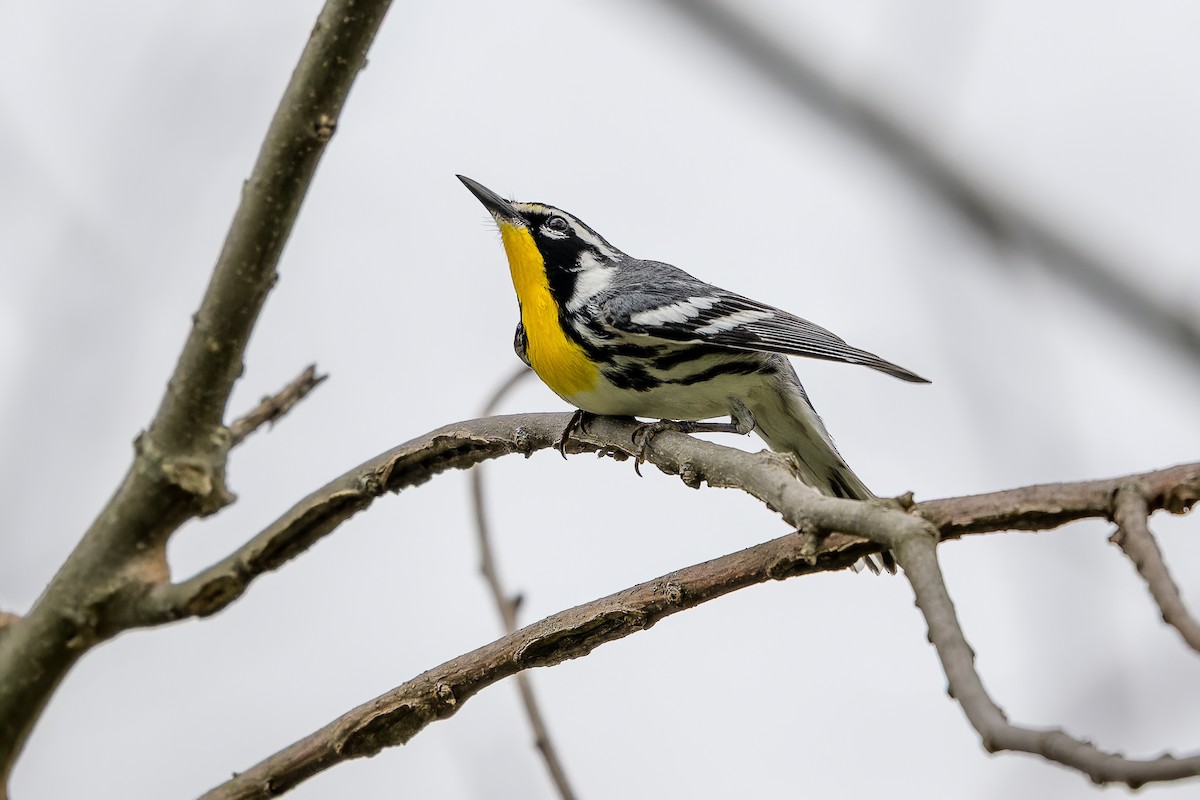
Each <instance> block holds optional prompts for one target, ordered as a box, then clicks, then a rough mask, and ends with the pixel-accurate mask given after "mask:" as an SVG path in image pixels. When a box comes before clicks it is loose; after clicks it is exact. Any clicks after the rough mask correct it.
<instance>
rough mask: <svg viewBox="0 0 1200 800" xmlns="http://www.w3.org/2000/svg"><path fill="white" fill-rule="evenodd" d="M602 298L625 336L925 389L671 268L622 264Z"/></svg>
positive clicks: (835, 339) (815, 328) (796, 322)
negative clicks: (855, 368)
mask: <svg viewBox="0 0 1200 800" xmlns="http://www.w3.org/2000/svg"><path fill="white" fill-rule="evenodd" d="M621 272H622V273H623V274H622V275H621V276H620V280H618V281H614V283H613V285H612V286H610V287H609V288H608V289H607V290H606V291H605V292H604V293H603V294H602V295H601V296H600V297H598V298H597V300H598V301H599V302H598V304H597V305H598V307H599V310H600V312H601V315H602V317H603V319H604V321H605V323H606V324H608V325H610V326H611V327H613V328H615V329H617V330H619V331H621V332H622V333H625V334H635V335H644V336H652V337H655V338H659V339H666V340H669V341H676V342H695V343H697V344H712V345H720V346H722V347H729V348H731V349H734V350H757V351H762V352H768V353H782V354H784V355H789V356H801V357H804V358H819V359H823V360H826V361H842V362H845V363H848V364H861V365H862V366H864V367H870V368H872V369H876V370H879V371H880V372H884V373H887V374H888V375H892V376H894V377H896V378H900V379H901V380H905V381H911V382H913V383H929V381H928V380H926V379H925V378H922V377H921V376H920V375H917V374H916V373H913V372H910V371H909V370H906V369H904V368H903V367H900V366H897V365H896V364H893V363H892V362H890V361H886V360H884V359H882V358H880V357H879V356H877V355H875V354H874V353H868V352H867V351H866V350H860V349H858V348H857V347H852V346H850V345H848V344H846V342H845V341H844V340H843V339H842V338H841V337H839V336H836V335H835V334H833V333H830V332H829V331H827V330H825V329H824V328H822V327H821V326H820V325H815V324H813V323H811V322H809V321H808V320H806V319H801V318H800V317H797V316H796V315H794V314H789V313H788V312H786V311H781V310H780V309H778V308H774V307H773V306H768V305H766V304H764V303H759V302H757V301H755V300H751V299H749V298H747V297H742V296H741V295H739V294H734V293H733V292H727V291H725V290H724V289H718V288H717V287H715V286H711V285H709V284H707V283H704V282H703V281H701V280H698V279H696V278H693V277H692V276H691V275H688V274H687V273H686V272H684V271H683V270H680V269H678V268H676V267H672V266H671V265H670V264H661V263H658V262H646V261H641V262H637V263H636V264H627V265H626V266H625V267H624V268H623V269H622V270H621Z"/></svg>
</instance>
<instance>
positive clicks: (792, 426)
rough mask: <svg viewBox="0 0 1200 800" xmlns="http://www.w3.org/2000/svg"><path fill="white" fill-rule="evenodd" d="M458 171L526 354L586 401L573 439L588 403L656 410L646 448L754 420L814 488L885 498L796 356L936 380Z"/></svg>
mask: <svg viewBox="0 0 1200 800" xmlns="http://www.w3.org/2000/svg"><path fill="white" fill-rule="evenodd" d="M457 177H458V179H459V180H460V181H462V182H463V184H464V185H465V186H466V187H467V189H469V190H470V191H471V193H472V194H473V195H475V197H476V198H477V199H478V200H479V202H480V203H482V204H483V207H484V208H485V209H486V210H487V211H488V213H489V214H490V215H491V217H492V219H493V220H494V221H495V223H496V226H497V227H498V228H499V230H500V238H501V242H502V243H503V246H504V251H505V254H506V255H507V258H508V265H509V271H510V273H511V275H512V281H513V287H514V288H515V289H516V293H517V301H518V305H519V307H520V321H519V322H518V323H517V330H516V334H515V336H514V341H513V346H514V349H515V350H516V352H517V355H518V356H519V357H520V358H521V360H522V361H524V362H525V363H526V364H527V365H528V366H530V367H531V368H532V369H533V371H534V372H535V373H536V374H537V376H538V377H539V378H540V379H541V380H542V382H543V383H545V384H546V385H547V386H548V387H549V388H550V389H551V390H552V391H553V392H554V393H555V394H557V395H558V396H559V397H561V398H562V399H563V400H565V401H566V402H567V403H569V404H570V405H572V406H574V407H575V408H576V409H578V411H577V413H576V416H575V417H573V418H572V423H571V425H569V426H568V428H567V430H566V431H564V441H565V439H566V437H568V436H569V435H570V433H571V431H572V428H573V427H576V426H578V425H579V424H581V423H582V422H583V420H584V414H585V413H586V414H594V415H614V416H629V417H642V418H649V419H652V420H657V421H656V422H653V423H646V424H644V425H642V426H640V427H639V428H638V429H637V432H635V434H634V436H635V444H636V443H637V440H638V437H639V435H640V437H641V441H642V447H643V450H642V455H644V452H645V451H644V448H645V447H646V446H647V445H648V444H649V441H650V438H651V436H653V435H654V434H655V433H658V432H660V431H663V430H678V431H681V432H684V433H696V432H732V433H740V434H747V433H750V432H751V431H755V432H757V433H758V434H759V435H760V436H761V437H762V438H763V440H764V441H765V442H766V443H767V445H768V446H769V447H770V448H771V449H772V450H775V451H777V452H783V453H790V454H791V455H792V456H793V457H794V458H795V460H796V462H797V468H798V474H799V477H800V479H801V480H802V481H803V482H804V483H805V484H807V485H808V486H810V487H812V488H813V489H815V490H817V491H818V492H821V493H822V494H826V495H830V496H833V497H841V498H847V499H852V500H871V499H874V498H875V497H876V495H875V494H874V493H873V492H871V490H870V489H868V488H867V486H866V484H864V483H863V481H862V480H861V479H860V478H859V477H858V475H856V474H855V473H854V471H853V470H851V469H850V467H849V466H848V465H847V464H846V461H845V459H843V458H842V456H841V454H840V453H839V452H838V450H837V447H836V446H835V445H834V443H833V438H832V437H831V436H830V435H829V431H828V430H827V429H826V427H825V424H824V422H822V421H821V418H820V416H818V414H817V411H816V409H815V408H814V407H813V404H812V402H811V401H810V400H809V398H808V394H807V392H805V390H804V386H803V385H802V384H801V383H800V379H799V378H798V377H797V375H796V371H795V369H794V368H793V367H792V364H791V362H790V361H789V360H788V356H800V357H804V358H815V359H824V360H827V361H840V362H845V363H849V364H860V365H862V366H865V367H870V368H872V369H875V370H878V371H880V372H883V373H885V374H887V375H891V376H893V377H896V378H899V379H900V380H904V381H909V382H912V383H929V381H928V380H926V379H925V378H922V377H921V376H920V375H917V374H916V373H914V372H911V371H910V370H907V369H905V368H903V367H900V366H897V365H896V364H893V363H892V362H890V361H886V360H884V359H882V358H880V357H879V356H877V355H875V354H874V353H869V352H867V351H866V350H861V349H859V348H857V347H853V346H851V345H849V344H847V343H846V342H845V341H844V340H843V339H841V338H840V337H838V336H836V335H834V334H833V333H831V332H829V331H827V330H826V329H824V328H822V327H820V326H818V325H816V324H814V323H812V322H809V321H808V320H806V319H802V318H801V317H798V316H796V315H794V314H791V313H788V312H787V311H783V310H781V309H779V308H776V307H774V306H771V305H767V304H765V303H761V302H758V301H756V300H751V299H749V298H747V297H744V296H742V295H740V294H736V293H734V292H731V291H727V290H725V289H722V288H719V287H717V286H713V285H712V284H709V283H706V282H704V281H702V280H700V279H699V278H696V277H693V276H692V275H690V274H689V273H687V272H684V271H683V270H682V269H679V268H678V267H674V266H672V265H670V264H666V263H663V262H661V261H646V260H642V259H638V258H634V257H632V256H630V255H627V254H625V253H624V252H622V251H621V250H618V249H617V248H616V247H614V246H613V245H611V244H610V243H609V242H608V241H607V240H606V239H605V238H604V237H603V236H601V235H600V234H598V233H597V232H596V231H595V230H593V229H592V228H590V227H589V226H588V225H586V224H585V223H584V222H583V221H582V220H580V219H579V218H578V217H576V216H574V215H572V214H570V213H568V212H566V211H563V210H562V209H560V208H556V207H554V206H550V205H547V204H545V203H533V202H516V201H509V200H505V199H504V198H503V197H501V196H500V195H498V194H496V193H495V192H493V191H492V190H491V189H488V188H487V187H486V186H484V185H483V184H481V183H479V182H478V181H474V180H472V179H471V178H467V177H465V176H463V175H459V176H457ZM725 416H728V417H729V418H730V421H729V422H728V423H724V422H704V421H703V420H710V419H714V418H717V417H725ZM563 452H564V453H565V450H564V451H563ZM636 463H637V461H635V464H636ZM872 566H873V565H872Z"/></svg>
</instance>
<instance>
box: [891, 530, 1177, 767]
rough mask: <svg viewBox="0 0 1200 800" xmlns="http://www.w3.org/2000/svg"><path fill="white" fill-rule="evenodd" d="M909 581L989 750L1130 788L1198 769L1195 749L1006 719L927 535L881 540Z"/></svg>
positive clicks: (953, 688)
mask: <svg viewBox="0 0 1200 800" xmlns="http://www.w3.org/2000/svg"><path fill="white" fill-rule="evenodd" d="M884 543H886V544H888V546H889V547H891V549H892V552H894V553H895V554H896V560H897V561H898V562H899V564H900V566H901V567H903V569H904V575H905V577H907V578H908V580H909V582H910V583H911V584H912V587H913V592H914V593H915V594H916V599H917V606H918V608H920V609H921V613H922V614H924V615H925V620H926V622H927V623H928V625H929V641H931V642H932V643H933V645H934V647H936V648H937V652H938V657H939V658H940V659H941V662H942V668H943V669H944V670H945V671H946V677H947V678H948V679H949V682H950V696H951V697H953V698H954V699H956V700H957V701H958V702H959V705H961V706H962V709H963V711H964V712H966V715H967V719H968V720H969V721H970V723H971V725H972V726H973V727H974V728H975V730H977V731H978V732H979V735H980V737H981V738H982V740H983V746H984V749H986V750H987V751H988V752H989V753H996V752H1000V751H1002V750H1014V751H1018V752H1022V753H1032V754H1034V755H1040V756H1042V757H1043V758H1046V759H1048V760H1050V761H1055V762H1058V763H1059V764H1063V765H1065V766H1068V767H1072V768H1074V769H1076V770H1079V771H1080V772H1082V773H1084V774H1085V775H1087V776H1088V777H1089V778H1091V779H1092V780H1093V781H1094V782H1096V783H1099V784H1105V783H1124V784H1126V785H1128V786H1129V787H1130V788H1131V789H1136V788H1138V787H1139V786H1142V785H1144V784H1146V783H1150V782H1152V781H1171V780H1179V779H1180V778H1189V777H1194V776H1197V775H1200V755H1192V756H1188V757H1186V758H1175V757H1174V756H1171V755H1163V756H1159V757H1158V758H1154V759H1147V760H1138V759H1130V758H1125V757H1123V756H1121V755H1119V754H1116V753H1109V752H1105V751H1103V750H1100V749H1099V748H1097V747H1095V746H1094V745H1092V744H1090V743H1088V742H1086V741H1083V740H1081V739H1076V738H1074V737H1072V736H1069V735H1068V734H1066V733H1065V732H1063V731H1061V730H1057V729H1054V730H1034V729H1031V728H1021V727H1018V726H1016V725H1012V724H1011V723H1009V721H1008V719H1007V717H1005V715H1004V712H1003V711H1002V710H1000V707H999V706H997V705H996V704H995V702H994V701H993V700H992V698H991V697H990V696H989V695H988V693H987V690H986V689H984V687H983V682H982V681H981V680H980V678H979V673H978V672H977V671H976V670H975V653H974V651H972V650H971V647H970V645H968V644H967V640H966V638H965V637H964V636H963V632H962V628H961V627H960V626H959V623H958V617H957V615H956V614H955V612H954V604H953V602H951V600H950V594H949V592H948V591H947V590H946V582H945V580H944V579H943V577H942V572H941V568H940V567H939V566H938V562H937V553H936V550H935V546H936V544H937V541H936V539H935V538H934V537H931V536H925V537H922V536H894V537H890V539H889V540H888V541H886V542H884Z"/></svg>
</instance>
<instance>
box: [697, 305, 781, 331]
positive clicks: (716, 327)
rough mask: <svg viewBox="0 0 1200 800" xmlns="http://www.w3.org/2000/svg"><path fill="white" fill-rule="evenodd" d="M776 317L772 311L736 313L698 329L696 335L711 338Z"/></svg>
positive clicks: (719, 318) (718, 318)
mask: <svg viewBox="0 0 1200 800" xmlns="http://www.w3.org/2000/svg"><path fill="white" fill-rule="evenodd" d="M773 316H775V315H774V314H772V313H771V312H770V311H735V312H733V313H732V314H727V315H726V316H724V317H717V318H716V319H714V320H713V321H712V322H710V323H708V324H707V325H705V326H704V327H703V328H697V329H696V333H698V334H700V335H701V336H711V335H713V334H714V333H721V332H723V331H731V330H733V329H734V328H738V327H741V326H742V325H746V324H748V323H751V322H757V321H758V320H760V319H770V318H771V317H773Z"/></svg>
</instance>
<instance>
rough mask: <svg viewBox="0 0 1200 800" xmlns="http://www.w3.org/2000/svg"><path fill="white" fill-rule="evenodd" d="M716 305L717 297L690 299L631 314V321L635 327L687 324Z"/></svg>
mask: <svg viewBox="0 0 1200 800" xmlns="http://www.w3.org/2000/svg"><path fill="white" fill-rule="evenodd" d="M716 304H717V298H715V297H689V298H688V299H687V300H680V301H679V302H677V303H671V304H670V305H666V306H659V307H658V308H651V309H649V310H647V311H639V312H637V313H636V314H631V315H630V317H629V321H630V322H632V323H633V324H634V325H646V326H651V327H653V326H656V325H671V324H679V323H681V322H687V321H688V320H689V319H691V318H692V317H697V316H699V315H700V312H702V311H707V310H708V309H710V308H712V307H713V306H715V305H716Z"/></svg>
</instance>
